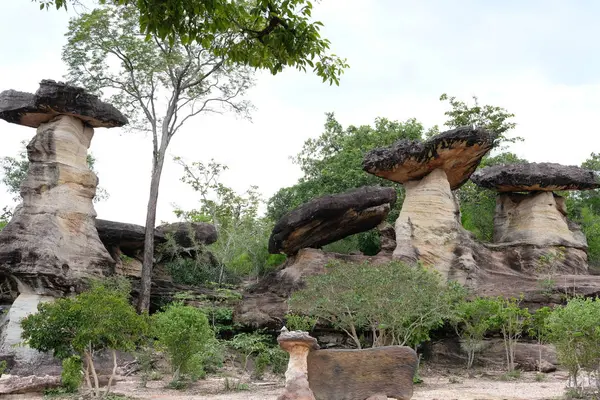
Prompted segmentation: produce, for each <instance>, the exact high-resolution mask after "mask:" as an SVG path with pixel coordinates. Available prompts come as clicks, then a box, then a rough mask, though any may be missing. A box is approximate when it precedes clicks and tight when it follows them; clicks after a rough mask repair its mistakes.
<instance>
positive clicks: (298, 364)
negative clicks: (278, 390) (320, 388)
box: [277, 331, 321, 400]
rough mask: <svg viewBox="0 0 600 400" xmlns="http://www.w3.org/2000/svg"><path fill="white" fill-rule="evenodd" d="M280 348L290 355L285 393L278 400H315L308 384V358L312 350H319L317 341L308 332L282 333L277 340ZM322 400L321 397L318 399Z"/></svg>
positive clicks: (286, 372)
mask: <svg viewBox="0 0 600 400" xmlns="http://www.w3.org/2000/svg"><path fill="white" fill-rule="evenodd" d="M277 342H278V343H279V346H280V347H281V348H282V349H283V350H285V351H287V352H288V353H289V355H290V360H289V362H288V367H287V370H286V371H285V391H284V392H283V394H281V395H280V396H279V397H278V398H277V400H315V396H314V394H313V392H312V390H311V389H310V387H309V383H308V365H307V358H308V355H309V353H310V352H311V351H312V350H317V349H318V348H319V345H318V344H317V339H315V338H313V337H311V336H310V335H309V334H308V332H302V331H293V332H288V331H284V332H282V333H281V334H280V335H279V337H278V338H277ZM318 398H319V399H321V397H318Z"/></svg>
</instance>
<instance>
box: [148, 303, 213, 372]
mask: <svg viewBox="0 0 600 400" xmlns="http://www.w3.org/2000/svg"><path fill="white" fill-rule="evenodd" d="M152 331H153V333H154V334H155V335H156V337H157V339H158V340H157V345H158V346H159V348H162V349H164V350H165V352H166V353H167V354H168V356H169V361H170V363H171V368H172V370H173V383H176V382H179V381H180V379H181V375H182V374H191V375H195V376H198V375H200V374H201V373H202V371H201V369H202V365H198V363H197V362H196V361H198V360H200V359H201V354H200V353H201V352H202V351H203V350H205V346H206V344H207V343H208V342H209V341H210V340H213V339H214V337H215V335H214V333H213V331H212V329H210V325H209V323H208V318H206V315H205V314H204V313H203V312H202V311H201V310H199V309H197V308H195V307H191V306H186V305H184V304H183V302H176V303H172V304H170V305H168V306H167V307H166V308H165V309H164V310H163V311H161V312H158V313H156V314H155V315H154V316H153V317H152Z"/></svg>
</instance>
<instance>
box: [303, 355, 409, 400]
mask: <svg viewBox="0 0 600 400" xmlns="http://www.w3.org/2000/svg"><path fill="white" fill-rule="evenodd" d="M416 368H417V353H415V351H414V350H413V349H411V348H409V347H404V346H386V347H375V348H370V349H363V350H317V351H313V352H311V353H310V354H309V355H308V381H309V383H310V388H311V389H312V391H313V392H314V394H315V397H316V398H317V399H320V400H337V399H345V400H364V399H367V398H369V397H371V396H373V395H378V394H381V395H383V394H385V395H386V396H387V397H392V398H394V399H400V400H409V399H410V398H411V397H412V394H413V377H414V375H415V371H416ZM387 397H384V398H387Z"/></svg>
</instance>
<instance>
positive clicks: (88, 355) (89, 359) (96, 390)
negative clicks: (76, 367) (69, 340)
mask: <svg viewBox="0 0 600 400" xmlns="http://www.w3.org/2000/svg"><path fill="white" fill-rule="evenodd" d="M85 359H86V360H87V362H88V365H89V366H90V370H91V371H92V376H93V377H94V397H98V396H99V395H100V383H99V382H98V374H96V368H95V367H94V360H93V359H92V354H91V352H87V351H86V352H85Z"/></svg>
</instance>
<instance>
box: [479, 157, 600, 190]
mask: <svg viewBox="0 0 600 400" xmlns="http://www.w3.org/2000/svg"><path fill="white" fill-rule="evenodd" d="M471 180H472V181H473V182H475V184H477V185H479V186H481V187H484V188H487V189H493V190H496V191H498V192H533V191H549V192H552V191H557V190H590V189H598V188H600V175H598V173H597V172H595V171H591V170H586V169H583V168H579V167H576V166H573V165H561V164H554V163H526V164H510V165H495V166H493V167H488V168H484V169H481V170H479V171H477V172H475V173H474V174H473V176H472V177H471Z"/></svg>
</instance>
